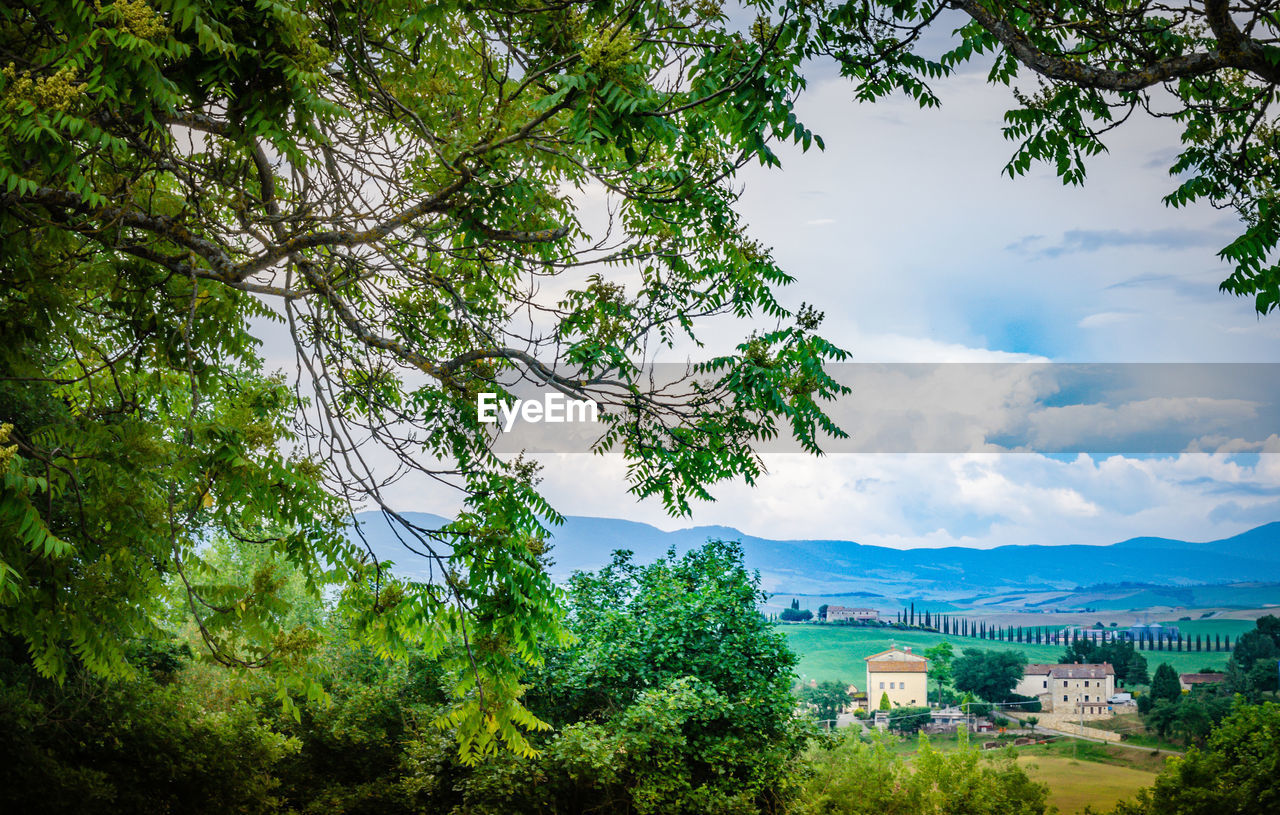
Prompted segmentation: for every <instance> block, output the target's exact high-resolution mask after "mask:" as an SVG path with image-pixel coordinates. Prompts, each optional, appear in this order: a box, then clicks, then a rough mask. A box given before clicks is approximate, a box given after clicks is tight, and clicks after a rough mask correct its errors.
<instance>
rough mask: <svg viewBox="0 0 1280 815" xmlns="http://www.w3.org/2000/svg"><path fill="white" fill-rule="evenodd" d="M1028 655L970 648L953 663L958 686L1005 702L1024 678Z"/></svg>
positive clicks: (981, 695)
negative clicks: (1023, 673) (1023, 672)
mask: <svg viewBox="0 0 1280 815" xmlns="http://www.w3.org/2000/svg"><path fill="white" fill-rule="evenodd" d="M1026 664H1027V658H1026V656H1025V655H1024V654H1022V652H1020V651H984V650H983V649H981V648H966V649H964V653H963V654H962V655H961V656H959V657H957V658H956V660H955V662H954V663H953V664H952V675H953V677H954V681H955V686H956V690H958V691H960V692H962V693H972V694H973V695H974V696H977V697H978V698H979V699H984V700H986V701H988V702H1004V701H1006V700H1008V699H1009V698H1010V697H1011V695H1012V694H1013V689H1014V687H1015V686H1016V685H1017V684H1018V682H1019V681H1020V680H1021V679H1022V671H1023V668H1025V667H1026Z"/></svg>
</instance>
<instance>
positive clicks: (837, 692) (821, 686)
mask: <svg viewBox="0 0 1280 815" xmlns="http://www.w3.org/2000/svg"><path fill="white" fill-rule="evenodd" d="M850 699H851V697H850V696H849V683H847V682H840V681H838V680H826V681H824V682H819V683H818V684H817V686H808V685H806V686H805V687H803V688H801V689H800V701H801V702H804V703H805V704H808V705H812V706H813V709H814V715H815V716H816V717H817V719H818V721H832V720H834V719H835V718H836V715H837V714H839V713H840V712H841V711H842V710H844V709H845V707H847V706H848V704H849V701H850Z"/></svg>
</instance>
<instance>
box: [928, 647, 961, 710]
mask: <svg viewBox="0 0 1280 815" xmlns="http://www.w3.org/2000/svg"><path fill="white" fill-rule="evenodd" d="M924 656H925V658H926V659H928V660H929V679H931V680H932V681H933V682H934V684H935V685H937V687H938V695H939V697H941V695H942V692H943V691H944V690H945V689H946V687H947V686H948V685H950V684H951V663H952V660H954V659H955V648H953V647H952V645H951V643H950V642H947V641H946V640H943V641H942V642H940V643H938V644H937V645H935V646H933V647H932V648H928V649H926V650H925V652H924Z"/></svg>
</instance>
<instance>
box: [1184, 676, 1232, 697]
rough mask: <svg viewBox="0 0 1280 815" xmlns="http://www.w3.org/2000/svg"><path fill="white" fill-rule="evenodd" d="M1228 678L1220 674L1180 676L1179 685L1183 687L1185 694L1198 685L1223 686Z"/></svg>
mask: <svg viewBox="0 0 1280 815" xmlns="http://www.w3.org/2000/svg"><path fill="white" fill-rule="evenodd" d="M1226 678H1227V675H1226V674H1220V673H1198V674H1179V675H1178V685H1180V686H1181V687H1182V690H1183V691H1184V692H1185V691H1190V690H1191V689H1192V688H1194V687H1196V686H1198V685H1218V684H1221V683H1222V682H1224V681H1225V680H1226Z"/></svg>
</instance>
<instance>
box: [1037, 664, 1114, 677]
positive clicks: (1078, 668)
mask: <svg viewBox="0 0 1280 815" xmlns="http://www.w3.org/2000/svg"><path fill="white" fill-rule="evenodd" d="M1115 673H1116V669H1115V668H1113V667H1111V663H1109V662H1104V663H1102V664H1101V665H1075V664H1071V665H1054V666H1053V667H1052V669H1051V670H1050V671H1049V675H1050V676H1052V677H1053V678H1054V679H1104V678H1106V677H1108V676H1115Z"/></svg>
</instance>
